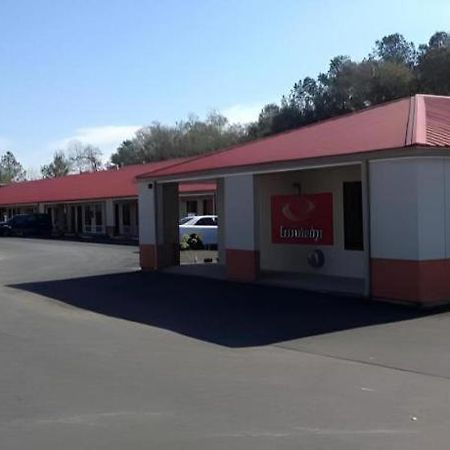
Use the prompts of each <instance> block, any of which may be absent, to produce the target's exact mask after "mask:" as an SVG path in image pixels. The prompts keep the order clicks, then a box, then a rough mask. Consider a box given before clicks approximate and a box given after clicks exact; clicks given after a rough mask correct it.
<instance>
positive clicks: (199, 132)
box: [111, 112, 247, 167]
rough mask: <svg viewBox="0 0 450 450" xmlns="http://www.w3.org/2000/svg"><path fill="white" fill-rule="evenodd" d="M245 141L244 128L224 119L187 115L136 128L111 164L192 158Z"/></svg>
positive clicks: (215, 113) (219, 115)
mask: <svg viewBox="0 0 450 450" xmlns="http://www.w3.org/2000/svg"><path fill="white" fill-rule="evenodd" d="M244 139H247V134H246V129H245V128H244V127H242V126H241V125H239V124H230V123H229V122H228V120H227V118H226V117H224V116H223V115H221V114H219V113H217V112H211V113H210V114H209V115H208V116H207V118H206V120H204V121H203V120H200V119H199V118H198V117H196V116H194V115H190V116H189V117H188V118H187V120H184V121H180V122H177V123H176V124H175V125H164V124H161V123H159V122H153V123H152V124H151V125H149V126H146V127H143V128H141V129H139V130H138V131H137V132H136V133H135V137H134V138H133V139H130V140H126V141H124V142H122V144H121V145H120V146H119V147H118V149H117V151H116V152H115V153H114V154H113V155H112V156H111V162H112V163H113V164H115V165H116V166H119V167H122V166H126V165H129V164H142V163H146V162H152V161H161V160H164V159H171V158H177V157H185V156H194V155H199V154H204V153H207V152H211V151H214V150H217V149H219V148H224V147H228V146H230V145H234V144H237V143H238V142H242V141H243V140H244Z"/></svg>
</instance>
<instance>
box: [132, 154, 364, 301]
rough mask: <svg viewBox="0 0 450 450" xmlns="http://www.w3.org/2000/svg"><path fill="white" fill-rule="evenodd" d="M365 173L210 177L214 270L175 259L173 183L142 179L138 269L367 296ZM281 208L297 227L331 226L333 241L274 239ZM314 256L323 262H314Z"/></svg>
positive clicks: (315, 170)
mask: <svg viewBox="0 0 450 450" xmlns="http://www.w3.org/2000/svg"><path fill="white" fill-rule="evenodd" d="M365 171H366V165H365V163H361V162H358V163H353V164H347V165H339V166H336V165H334V166H322V167H303V168H302V167H297V168H292V169H291V170H283V171H273V172H269V171H266V172H262V173H258V172H256V173H251V174H244V175H243V174H236V175H234V174H233V175H228V176H222V177H218V178H216V179H215V182H216V183H217V199H216V202H217V214H218V223H219V229H218V264H215V265H214V267H213V266H212V265H208V264H198V265H196V266H190V267H188V266H187V265H186V264H180V258H179V253H178V247H179V234H178V232H177V231H178V230H177V226H176V224H177V223H178V214H177V213H178V211H177V208H176V206H177V198H178V188H177V186H178V180H177V181H169V180H167V181H166V180H164V181H163V180H157V181H156V182H155V181H151V182H150V181H149V180H146V181H145V182H141V183H140V208H141V212H140V214H141V216H140V223H141V224H142V227H141V229H140V234H141V266H142V268H143V269H144V270H154V269H165V270H167V269H168V268H170V269H169V270H170V272H173V273H179V274H186V275H198V276H203V277H211V278H226V279H230V280H235V281H252V282H257V283H264V284H273V285H283V286H289V287H295V288H302V289H308V290H319V291H331V292H343V293H347V294H354V295H366V294H367V292H368V291H369V257H368V244H367V230H368V214H367V204H366V203H367V202H366V201H365V198H366V196H367V190H366V187H365V186H366V175H365ZM181 181H183V182H184V181H185V180H184V179H183V180H181ZM324 195H325V196H328V197H329V198H330V199H331V200H330V202H329V203H328V204H326V205H323V204H320V203H319V204H317V205H314V208H316V209H315V211H314V212H313V214H312V215H311V214H309V213H308V214H306V216H305V217H301V214H302V211H295V205H296V204H297V207H298V206H299V205H300V206H301V204H302V202H305V201H306V202H310V203H311V202H313V203H314V202H315V201H316V200H317V199H320V198H321V197H322V196H324ZM277 199H281V200H284V199H287V200H288V201H290V202H293V203H291V208H294V210H293V211H289V210H288V211H286V209H283V208H282V210H281V211H276V207H277V206H276V205H275V203H274V202H276V200H277ZM298 202H300V203H298ZM324 208H325V209H324ZM280 212H281V213H282V214H287V216H288V217H287V220H288V222H289V219H291V222H292V221H293V222H295V221H297V225H298V227H299V228H298V229H299V230H302V229H303V232H305V230H310V229H314V228H315V227H316V228H317V227H327V226H329V227H330V230H328V232H329V233H331V239H329V237H328V238H327V239H328V240H326V241H324V240H323V239H315V237H312V238H311V239H309V238H308V237H306V238H305V237H304V236H303V238H300V239H297V240H295V239H293V240H292V239H291V240H289V239H287V241H286V242H283V241H282V240H280V239H277V238H276V236H274V233H275V231H276V230H274V220H275V215H276V214H279V213H280ZM298 213H300V216H298ZM296 214H297V216H296ZM284 218H285V219H286V217H284ZM324 220H325V222H324ZM322 231H324V230H322ZM142 238H143V239H142ZM317 255H319V258H322V260H321V261H315V260H314V258H317Z"/></svg>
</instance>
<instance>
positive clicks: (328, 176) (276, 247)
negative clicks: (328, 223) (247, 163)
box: [257, 165, 367, 278]
mask: <svg viewBox="0 0 450 450" xmlns="http://www.w3.org/2000/svg"><path fill="white" fill-rule="evenodd" d="M360 180H361V166H360V165H354V166H347V167H336V168H330V169H316V170H304V171H297V172H287V173H286V172H285V173H277V174H270V175H260V176H258V177H257V184H258V192H259V221H260V224H261V228H260V230H261V238H260V242H261V244H260V261H261V269H262V270H270V271H285V272H303V273H314V274H322V275H332V276H342V277H352V278H364V277H365V276H366V270H367V268H366V263H365V251H367V248H366V249H365V251H356V250H345V248H344V214H343V183H344V182H345V181H360ZM296 183H298V184H300V186H301V193H302V194H315V193H321V192H332V193H333V227H334V245H332V246H329V245H322V246H321V245H317V246H316V245H297V244H273V243H272V228H271V197H272V196H273V195H289V194H297V193H298V190H297V188H296V186H294V184H296ZM363 193H364V189H363ZM314 249H320V250H322V251H323V253H324V256H325V264H324V266H323V267H321V268H313V267H311V266H310V265H309V264H308V262H307V255H308V254H309V253H310V252H311V251H312V250H314Z"/></svg>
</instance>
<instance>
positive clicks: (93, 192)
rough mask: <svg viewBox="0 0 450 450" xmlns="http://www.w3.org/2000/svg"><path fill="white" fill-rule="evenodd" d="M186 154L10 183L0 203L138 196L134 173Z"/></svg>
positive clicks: (185, 187) (200, 187) (204, 186)
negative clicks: (141, 162) (153, 161)
mask: <svg viewBox="0 0 450 450" xmlns="http://www.w3.org/2000/svg"><path fill="white" fill-rule="evenodd" d="M186 160H187V158H181V159H173V160H167V161H159V162H155V163H150V164H139V165H133V166H127V167H124V168H122V169H119V170H105V171H100V172H91V173H83V174H78V175H68V176H65V177H59V178H51V179H45V180H35V181H25V182H21V183H11V184H9V185H6V186H3V187H0V206H7V205H19V204H22V205H24V204H35V203H51V202H70V201H79V200H80V201H86V200H94V199H106V198H124V197H137V185H136V183H135V177H136V176H137V175H140V174H142V173H146V172H148V171H149V170H155V169H161V168H164V167H168V166H170V165H172V164H176V163H180V162H182V161H186ZM215 189H216V185H215V184H214V183H193V184H182V185H180V192H182V193H199V192H213V191H215Z"/></svg>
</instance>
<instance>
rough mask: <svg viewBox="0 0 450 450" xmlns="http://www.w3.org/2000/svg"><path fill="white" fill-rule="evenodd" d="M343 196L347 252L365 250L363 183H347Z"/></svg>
mask: <svg viewBox="0 0 450 450" xmlns="http://www.w3.org/2000/svg"><path fill="white" fill-rule="evenodd" d="M343 194H344V247H345V249H346V250H364V241H363V212H362V187H361V182H360V181H352V182H345V183H344V186H343Z"/></svg>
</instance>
